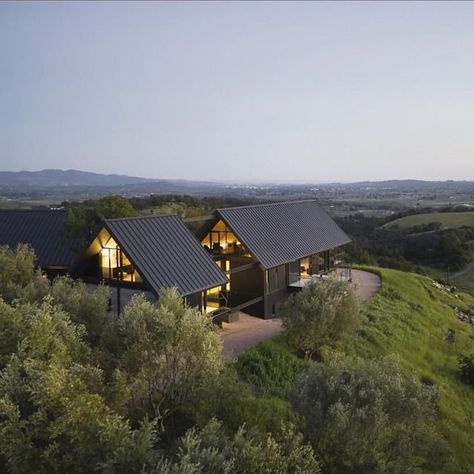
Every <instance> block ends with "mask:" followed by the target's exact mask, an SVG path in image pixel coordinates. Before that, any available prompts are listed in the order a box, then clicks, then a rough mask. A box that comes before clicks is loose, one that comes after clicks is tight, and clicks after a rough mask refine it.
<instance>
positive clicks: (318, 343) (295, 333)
mask: <svg viewBox="0 0 474 474" xmlns="http://www.w3.org/2000/svg"><path fill="white" fill-rule="evenodd" d="M280 317H281V319H282V321H283V326H284V328H285V329H286V334H287V336H288V339H289V341H290V343H291V344H293V345H295V346H296V347H297V348H298V349H300V350H303V351H304V352H305V353H306V354H308V355H312V354H314V353H318V352H320V350H321V348H322V347H323V346H325V345H334V344H335V343H336V342H337V341H338V340H340V339H341V338H343V337H344V336H346V335H347V334H349V333H351V332H353V331H354V330H355V328H357V326H358V324H359V299H358V296H357V294H356V291H355V290H354V288H353V287H352V286H351V285H350V284H349V283H347V282H344V281H339V280H336V279H328V280H325V281H322V282H318V283H314V282H313V283H310V284H309V285H307V286H306V287H305V288H303V290H302V291H300V292H299V293H296V294H295V295H293V296H292V297H291V298H289V300H288V301H287V302H286V303H285V304H284V305H283V307H282V309H281V311H280Z"/></svg>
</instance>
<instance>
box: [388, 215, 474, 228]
mask: <svg viewBox="0 0 474 474" xmlns="http://www.w3.org/2000/svg"><path fill="white" fill-rule="evenodd" d="M431 223H439V224H441V228H442V229H453V228H456V227H464V226H467V227H472V226H474V211H466V212H429V213H426V214H414V215H412V216H406V217H401V218H400V219H395V220H394V221H391V222H388V223H387V224H385V226H384V227H386V228H387V229H390V228H393V227H395V226H397V227H398V228H400V229H411V228H412V227H415V226H420V225H426V224H431Z"/></svg>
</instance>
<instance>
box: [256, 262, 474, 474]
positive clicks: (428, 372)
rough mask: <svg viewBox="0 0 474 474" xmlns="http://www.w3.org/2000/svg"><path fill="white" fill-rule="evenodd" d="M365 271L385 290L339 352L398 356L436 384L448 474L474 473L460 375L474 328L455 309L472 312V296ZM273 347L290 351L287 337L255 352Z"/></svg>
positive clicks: (473, 422)
mask: <svg viewBox="0 0 474 474" xmlns="http://www.w3.org/2000/svg"><path fill="white" fill-rule="evenodd" d="M365 269H366V270H369V271H370V270H372V271H375V272H377V273H378V274H380V276H381V277H382V282H383V286H382V289H381V291H379V293H378V294H377V295H375V296H374V298H372V299H371V300H369V301H368V302H366V303H365V304H364V306H363V310H362V314H363V323H362V327H361V328H360V330H359V332H358V334H357V335H356V336H354V337H352V338H351V339H350V340H347V341H346V342H345V343H344V344H343V346H342V347H340V349H341V350H343V351H344V352H345V353H346V354H348V355H351V356H357V357H361V358H380V357H383V356H385V355H389V354H396V355H397V356H398V357H399V359H400V363H401V366H402V367H403V369H404V370H405V371H406V374H407V375H408V376H411V375H414V376H416V377H417V379H418V380H421V381H423V382H425V383H433V384H435V385H436V386H438V387H439V389H440V392H441V402H440V412H441V416H440V419H439V421H438V425H437V428H438V430H439V432H440V433H441V434H442V436H443V437H444V438H445V439H446V440H447V441H448V443H449V445H450V446H451V448H452V449H453V451H454V455H455V458H456V461H457V465H456V466H452V469H451V470H450V472H452V473H470V472H474V450H473V449H472V439H473V437H474V391H473V390H472V388H470V387H469V386H468V385H465V384H464V383H463V382H462V381H461V380H460V379H459V375H458V358H459V356H460V355H461V354H469V353H472V351H473V348H474V329H473V328H472V327H471V326H469V325H468V324H466V323H464V322H461V321H460V320H459V319H458V318H457V317H456V314H455V311H454V308H455V307H461V308H471V310H472V309H474V298H473V297H471V296H470V295H467V294H464V293H460V294H458V296H457V297H456V296H455V295H454V294H452V293H450V292H448V291H446V290H444V289H439V288H437V287H435V286H434V285H433V281H432V280H431V279H430V278H429V277H425V276H422V275H417V274H414V273H405V272H400V271H397V270H389V269H373V268H365ZM449 330H453V331H454V332H455V338H454V341H453V342H448V341H447V340H446V335H447V334H448V331H449ZM270 343H272V344H275V345H277V346H278V348H279V350H280V351H286V353H291V350H290V349H289V348H288V344H287V342H286V340H285V336H284V334H282V335H281V336H278V337H277V338H275V339H273V340H272V341H269V342H264V343H261V344H259V345H258V346H256V347H255V348H254V349H252V350H253V351H257V350H258V348H259V347H266V348H269V347H270V346H269V344H270ZM249 352H250V351H249ZM275 379H276V380H277V379H278V378H277V377H275Z"/></svg>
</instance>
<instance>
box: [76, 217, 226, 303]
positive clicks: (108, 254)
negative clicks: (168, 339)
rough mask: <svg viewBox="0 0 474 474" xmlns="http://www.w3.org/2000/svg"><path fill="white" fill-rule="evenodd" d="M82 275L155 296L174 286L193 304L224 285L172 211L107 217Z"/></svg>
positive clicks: (204, 254)
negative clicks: (119, 217) (158, 213)
mask: <svg viewBox="0 0 474 474" xmlns="http://www.w3.org/2000/svg"><path fill="white" fill-rule="evenodd" d="M82 274H83V278H85V279H86V280H87V281H96V282H98V281H102V280H105V281H107V282H109V283H113V284H115V285H118V286H120V287H123V288H130V289H137V290H148V291H151V292H152V293H153V294H154V295H155V296H158V295H159V293H160V291H161V290H162V289H163V288H171V287H173V288H176V289H177V290H178V293H179V294H180V295H181V296H182V297H183V298H184V299H185V301H186V302H187V303H188V304H190V305H192V306H201V305H202V301H203V298H204V297H205V294H206V292H212V291H213V289H214V288H220V287H221V286H225V285H226V284H227V277H226V275H225V273H224V272H223V271H222V270H221V269H220V268H219V267H218V266H216V265H215V263H214V262H213V260H212V258H211V257H210V256H209V255H208V253H207V252H206V251H205V250H204V249H203V248H202V247H201V246H200V245H199V242H198V241H197V240H196V238H195V237H194V236H193V235H192V233H191V232H190V231H189V230H188V228H187V227H186V226H185V224H184V223H183V221H182V220H181V219H180V218H179V217H178V216H176V215H154V216H141V217H128V218H123V219H106V220H105V221H104V224H103V227H102V229H101V230H100V231H99V233H98V235H97V236H96V237H95V239H94V240H93V242H92V243H91V244H90V246H89V248H88V249H87V251H86V256H85V258H84V259H83V270H82Z"/></svg>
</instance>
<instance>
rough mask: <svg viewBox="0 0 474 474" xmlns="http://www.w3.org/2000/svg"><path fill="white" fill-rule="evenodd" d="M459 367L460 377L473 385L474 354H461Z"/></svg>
mask: <svg viewBox="0 0 474 474" xmlns="http://www.w3.org/2000/svg"><path fill="white" fill-rule="evenodd" d="M459 369H460V371H461V379H462V380H463V381H464V382H466V383H467V384H469V385H473V386H474V354H470V355H463V356H461V357H460V358H459Z"/></svg>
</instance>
